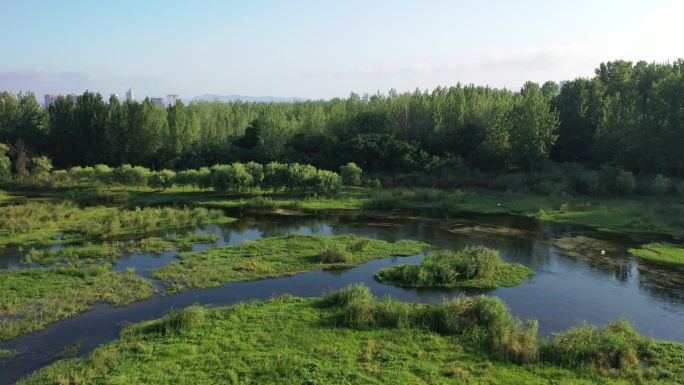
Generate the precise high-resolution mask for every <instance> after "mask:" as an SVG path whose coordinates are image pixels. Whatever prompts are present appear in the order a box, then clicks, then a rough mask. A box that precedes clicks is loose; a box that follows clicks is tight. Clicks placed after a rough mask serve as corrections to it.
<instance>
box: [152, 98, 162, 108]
mask: <svg viewBox="0 0 684 385" xmlns="http://www.w3.org/2000/svg"><path fill="white" fill-rule="evenodd" d="M150 101H151V102H152V103H153V104H156V105H158V106H161V107H164V98H150Z"/></svg>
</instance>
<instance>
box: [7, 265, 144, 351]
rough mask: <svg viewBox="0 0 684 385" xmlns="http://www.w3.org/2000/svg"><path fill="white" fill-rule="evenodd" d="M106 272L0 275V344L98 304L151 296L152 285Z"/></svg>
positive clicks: (131, 276) (60, 270) (130, 275)
mask: <svg viewBox="0 0 684 385" xmlns="http://www.w3.org/2000/svg"><path fill="white" fill-rule="evenodd" d="M108 269H109V267H108V266H103V267H100V268H93V269H78V268H57V269H32V270H0V341H6V340H9V339H12V338H14V337H16V336H18V335H21V334H25V333H30V332H34V331H37V330H40V329H42V328H44V327H45V326H47V325H48V324H50V323H53V322H56V321H59V320H61V319H64V318H66V317H69V316H71V315H73V314H77V313H80V312H84V311H87V310H88V309H89V308H90V306H91V305H93V304H95V303H97V302H106V303H109V304H112V305H115V306H119V305H125V304H128V303H131V302H135V301H139V300H142V299H145V298H148V297H151V296H152V294H153V293H154V287H153V285H152V283H151V282H150V281H148V280H145V279H143V278H140V277H138V276H137V275H136V274H135V273H134V272H132V271H126V272H111V271H109V270H108Z"/></svg>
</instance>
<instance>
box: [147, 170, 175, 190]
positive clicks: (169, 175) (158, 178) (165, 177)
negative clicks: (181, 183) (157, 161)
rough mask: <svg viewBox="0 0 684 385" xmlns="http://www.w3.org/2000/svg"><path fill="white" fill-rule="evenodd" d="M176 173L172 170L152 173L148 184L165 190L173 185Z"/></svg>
mask: <svg viewBox="0 0 684 385" xmlns="http://www.w3.org/2000/svg"><path fill="white" fill-rule="evenodd" d="M175 177H176V173H175V172H173V171H171V170H161V171H157V172H153V173H151V174H150V177H149V179H148V180H147V184H148V185H149V186H150V187H152V188H155V189H160V190H165V189H167V188H169V187H171V186H173V183H174V178H175Z"/></svg>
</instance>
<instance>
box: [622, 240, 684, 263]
mask: <svg viewBox="0 0 684 385" xmlns="http://www.w3.org/2000/svg"><path fill="white" fill-rule="evenodd" d="M628 251H629V253H630V254H632V255H635V256H637V257H639V258H643V259H646V260H649V261H654V262H661V263H668V264H673V265H684V247H682V246H678V245H673V244H671V243H649V244H647V245H643V246H641V248H639V249H633V248H632V249H629V250H628Z"/></svg>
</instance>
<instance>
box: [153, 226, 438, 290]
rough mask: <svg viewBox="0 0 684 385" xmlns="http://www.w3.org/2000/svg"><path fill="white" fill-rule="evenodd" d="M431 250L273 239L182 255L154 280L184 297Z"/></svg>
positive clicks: (413, 244)
mask: <svg viewBox="0 0 684 385" xmlns="http://www.w3.org/2000/svg"><path fill="white" fill-rule="evenodd" d="M428 247H429V245H428V244H426V243H422V242H417V241H408V240H403V241H398V242H395V243H389V242H385V241H380V240H371V239H367V238H362V237H355V236H339V237H323V236H314V235H289V236H284V237H269V238H263V239H259V240H256V241H251V242H245V243H243V244H240V245H238V246H230V247H222V248H217V249H211V250H207V251H203V252H199V253H181V254H179V255H178V258H179V259H180V262H175V263H171V264H168V265H166V266H163V267H161V268H159V269H157V270H154V271H153V272H152V273H151V276H152V277H154V278H156V279H159V280H161V281H163V282H165V283H166V284H167V285H168V286H169V290H170V291H179V290H183V289H187V288H207V287H215V286H219V285H221V284H223V283H226V282H233V281H246V280H255V279H263V278H268V277H276V276H284V275H292V274H296V273H300V272H303V271H311V270H315V269H319V268H342V267H350V266H355V265H358V264H361V263H363V262H366V261H369V260H371V259H374V258H380V257H387V256H394V255H396V256H400V255H412V254H417V253H420V252H421V251H423V250H425V249H427V248H428Z"/></svg>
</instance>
